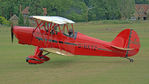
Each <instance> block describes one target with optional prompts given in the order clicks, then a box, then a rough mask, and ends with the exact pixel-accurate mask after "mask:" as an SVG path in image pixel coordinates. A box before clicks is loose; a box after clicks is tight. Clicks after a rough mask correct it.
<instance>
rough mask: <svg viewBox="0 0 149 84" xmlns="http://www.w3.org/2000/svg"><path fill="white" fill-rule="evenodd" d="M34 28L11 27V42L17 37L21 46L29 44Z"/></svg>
mask: <svg viewBox="0 0 149 84" xmlns="http://www.w3.org/2000/svg"><path fill="white" fill-rule="evenodd" d="M32 32H33V28H32V27H23V26H13V25H12V26H11V41H12V42H13V36H14V35H15V36H16V38H17V39H18V41H19V43H21V44H29V43H31V39H32Z"/></svg>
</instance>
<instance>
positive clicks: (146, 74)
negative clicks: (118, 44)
mask: <svg viewBox="0 0 149 84" xmlns="http://www.w3.org/2000/svg"><path fill="white" fill-rule="evenodd" d="M75 28H76V29H75V30H76V31H78V32H81V33H84V34H87V35H89V36H92V37H96V38H98V39H101V40H106V41H112V40H113V39H114V38H115V37H116V35H117V34H118V33H119V32H120V31H122V30H123V29H125V28H133V29H134V30H136V31H137V32H138V35H139V37H140V41H141V49H140V52H139V53H138V54H137V55H136V56H134V57H132V58H134V63H130V62H129V61H128V60H126V59H124V58H115V57H113V58H109V57H88V56H73V57H65V56H61V55H56V54H51V55H48V56H49V57H50V58H51V60H50V61H48V62H46V63H43V64H39V65H29V64H27V63H26V62H25V58H26V57H27V56H29V55H31V54H33V51H34V48H35V47H34V46H27V45H20V44H17V40H16V39H15V42H14V43H13V44H12V43H11V40H10V28H9V27H4V26H1V27H0V84H149V21H145V22H141V23H133V24H100V23H98V22H96V23H78V24H75Z"/></svg>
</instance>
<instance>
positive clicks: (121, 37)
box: [11, 16, 140, 64]
mask: <svg viewBox="0 0 149 84" xmlns="http://www.w3.org/2000/svg"><path fill="white" fill-rule="evenodd" d="M31 19H33V20H34V21H35V22H36V24H37V26H36V28H33V27H24V26H14V27H13V26H12V28H11V38H12V42H13V34H14V35H15V36H16V38H17V39H18V43H19V44H28V45H33V46H37V47H36V49H35V53H34V55H31V56H28V57H27V58H26V62H28V63H29V64H41V63H44V62H45V61H48V60H50V58H49V57H47V56H46V55H48V54H50V53H56V54H60V55H65V56H74V55H85V56H108V57H124V58H127V59H129V60H130V62H133V59H130V58H129V57H130V56H133V55H136V54H137V53H138V51H139V48H140V42H139V37H138V35H137V33H136V32H135V31H134V30H132V29H125V30H123V31H122V32H120V33H119V34H118V35H117V37H116V38H115V39H114V40H113V41H111V42H106V41H102V40H99V39H96V38H93V37H89V36H87V35H84V34H82V33H80V32H75V31H74V29H73V24H74V23H75V22H73V21H72V20H69V19H66V18H63V17H59V16H31ZM43 52H47V53H46V54H44V55H43Z"/></svg>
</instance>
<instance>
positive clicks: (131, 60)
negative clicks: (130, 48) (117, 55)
mask: <svg viewBox="0 0 149 84" xmlns="http://www.w3.org/2000/svg"><path fill="white" fill-rule="evenodd" d="M125 58H126V59H128V60H129V61H130V62H134V60H133V59H131V58H128V57H125Z"/></svg>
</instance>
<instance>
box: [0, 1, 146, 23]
mask: <svg viewBox="0 0 149 84" xmlns="http://www.w3.org/2000/svg"><path fill="white" fill-rule="evenodd" d="M135 3H137V4H148V3H149V0H0V16H3V17H5V18H6V19H9V18H10V17H11V16H12V15H14V14H16V15H17V16H19V14H20V11H22V10H23V9H24V8H26V7H27V6H29V7H30V9H29V15H43V9H42V8H47V13H48V14H47V15H48V16H50V15H51V16H63V17H66V18H69V19H73V20H74V21H91V20H114V19H128V18H130V17H131V16H132V15H133V14H134V8H135Z"/></svg>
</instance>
